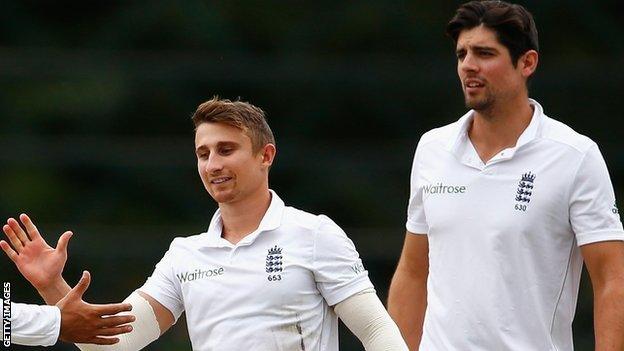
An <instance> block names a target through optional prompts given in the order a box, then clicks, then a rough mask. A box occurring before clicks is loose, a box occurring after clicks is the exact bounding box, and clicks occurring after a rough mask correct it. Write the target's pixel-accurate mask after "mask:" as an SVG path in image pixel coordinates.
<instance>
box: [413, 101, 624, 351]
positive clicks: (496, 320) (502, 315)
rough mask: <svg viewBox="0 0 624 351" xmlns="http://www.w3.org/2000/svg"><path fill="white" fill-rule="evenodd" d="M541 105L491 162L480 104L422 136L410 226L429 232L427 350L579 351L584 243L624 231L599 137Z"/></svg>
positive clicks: (611, 237) (424, 341)
mask: <svg viewBox="0 0 624 351" xmlns="http://www.w3.org/2000/svg"><path fill="white" fill-rule="evenodd" d="M530 103H531V105H532V106H533V109H534V114H533V117H532V120H531V122H530V124H529V126H528V127H527V128H526V130H525V131H524V132H523V133H522V135H521V136H520V138H519V140H518V142H517V144H516V146H515V147H513V148H509V149H505V150H503V151H502V152H500V153H499V154H498V155H496V156H495V157H493V158H492V159H491V160H490V161H488V162H487V164H484V163H483V162H482V161H481V159H480V158H479V156H478V155H477V153H476V151H475V149H474V147H473V146H472V143H471V142H470V139H469V138H468V134H467V128H468V127H469V126H470V123H471V121H472V111H470V112H468V113H467V114H466V115H464V116H463V117H462V118H460V119H459V121H457V122H455V123H452V124H450V125H447V126H444V127H442V128H438V129H434V130H431V131H429V132H427V133H425V134H424V135H423V136H422V138H421V139H420V142H419V143H418V147H417V150H416V154H415V157H414V163H413V168H412V175H411V195H410V200H409V207H408V219H407V225H406V227H407V230H408V231H410V232H412V233H419V234H427V236H428V241H429V264H430V266H429V277H428V280H427V302H428V305H427V311H426V314H425V322H424V330H423V337H422V342H421V345H420V350H426V351H436V350H440V351H441V350H462V351H464V350H471V351H473V350H497V351H498V350H521V351H526V350H540V351H541V350H557V351H565V350H572V349H573V345H572V329H571V324H572V319H573V317H574V312H575V308H576V300H577V296H578V287H579V281H580V277H581V268H582V265H583V261H582V257H581V254H580V249H579V246H581V245H585V244H589V243H594V242H598V241H607V240H624V231H623V230H622V223H621V221H620V218H619V214H618V211H617V208H616V206H615V196H614V193H613V188H612V186H611V181H610V179H609V173H608V172H607V167H606V165H605V162H604V160H603V158H602V156H601V154H600V151H599V150H598V147H597V145H596V144H595V143H594V142H593V141H592V140H590V139H589V138H587V137H585V136H582V135H580V134H578V133H576V132H575V131H573V130H572V129H571V128H569V127H568V126H566V125H564V124H563V123H561V122H558V121H555V120H553V119H551V118H549V117H547V116H546V115H544V113H543V110H542V107H541V106H540V105H539V104H538V103H537V102H535V101H534V100H530Z"/></svg>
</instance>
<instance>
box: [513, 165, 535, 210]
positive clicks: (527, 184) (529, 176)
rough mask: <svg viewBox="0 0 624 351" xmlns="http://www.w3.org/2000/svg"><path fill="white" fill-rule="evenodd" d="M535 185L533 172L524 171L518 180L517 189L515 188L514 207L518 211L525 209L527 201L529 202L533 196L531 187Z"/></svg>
mask: <svg viewBox="0 0 624 351" xmlns="http://www.w3.org/2000/svg"><path fill="white" fill-rule="evenodd" d="M534 187H535V174H533V173H531V172H528V173H524V174H523V175H522V176H521V178H520V182H519V183H518V189H517V190H516V194H515V199H516V205H515V206H514V208H515V209H516V210H518V211H526V210H527V207H528V205H529V203H530V202H531V196H533V189H534Z"/></svg>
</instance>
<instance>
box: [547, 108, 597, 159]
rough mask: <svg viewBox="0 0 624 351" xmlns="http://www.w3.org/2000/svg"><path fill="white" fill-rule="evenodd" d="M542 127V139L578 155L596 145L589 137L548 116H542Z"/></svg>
mask: <svg viewBox="0 0 624 351" xmlns="http://www.w3.org/2000/svg"><path fill="white" fill-rule="evenodd" d="M543 128H544V130H543V133H542V139H544V140H547V141H550V142H552V143H555V144H558V145H559V146H561V147H564V148H568V149H569V150H570V151H571V152H575V153H578V154H579V155H585V154H586V153H587V151H588V150H590V149H591V148H592V147H594V146H595V145H596V143H595V142H594V141H593V140H591V139H590V138H589V137H587V136H585V135H583V134H581V133H578V132H577V131H575V130H574V129H572V128H570V127H569V126H568V125H566V124H564V123H562V122H560V121H557V120H555V119H553V118H550V117H548V116H544V125H543Z"/></svg>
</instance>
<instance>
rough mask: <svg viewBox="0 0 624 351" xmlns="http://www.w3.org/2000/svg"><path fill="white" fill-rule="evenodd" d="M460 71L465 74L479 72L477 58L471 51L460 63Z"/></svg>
mask: <svg viewBox="0 0 624 351" xmlns="http://www.w3.org/2000/svg"><path fill="white" fill-rule="evenodd" d="M459 69H460V70H461V71H463V72H476V71H478V70H479V66H478V65H477V60H476V58H475V56H474V55H473V54H472V53H471V52H470V51H469V52H467V53H466V56H464V58H463V60H460V61H459Z"/></svg>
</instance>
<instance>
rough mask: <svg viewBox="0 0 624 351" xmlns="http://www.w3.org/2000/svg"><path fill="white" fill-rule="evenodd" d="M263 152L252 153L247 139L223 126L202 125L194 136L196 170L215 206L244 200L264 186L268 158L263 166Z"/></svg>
mask: <svg viewBox="0 0 624 351" xmlns="http://www.w3.org/2000/svg"><path fill="white" fill-rule="evenodd" d="M265 149H266V147H265ZM263 150H264V149H263ZM263 150H260V151H259V152H255V153H254V152H253V150H252V145H251V139H250V138H249V137H248V136H247V135H246V134H245V133H244V132H243V131H242V130H240V129H238V128H236V127H233V126H230V125H227V124H224V123H202V124H200V125H199V126H198V127H197V131H196V132H195V154H196V156H197V170H198V171H199V176H200V177H201V180H202V183H204V187H205V188H206V190H207V191H208V193H209V194H210V196H212V198H213V199H214V200H215V201H216V202H218V203H219V204H222V203H234V202H238V201H240V200H244V199H246V198H248V196H249V195H251V194H255V193H257V192H258V191H261V190H262V188H263V186H268V185H265V184H268V167H269V166H270V163H271V162H272V157H270V160H269V161H268V164H267V160H266V158H265V153H264V152H263Z"/></svg>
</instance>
